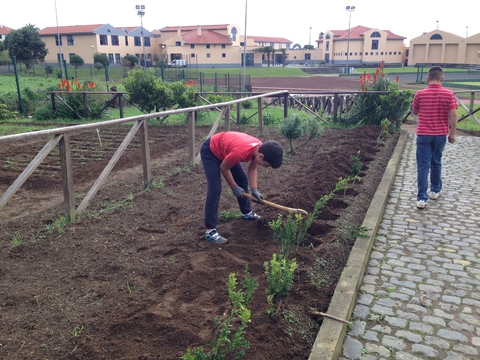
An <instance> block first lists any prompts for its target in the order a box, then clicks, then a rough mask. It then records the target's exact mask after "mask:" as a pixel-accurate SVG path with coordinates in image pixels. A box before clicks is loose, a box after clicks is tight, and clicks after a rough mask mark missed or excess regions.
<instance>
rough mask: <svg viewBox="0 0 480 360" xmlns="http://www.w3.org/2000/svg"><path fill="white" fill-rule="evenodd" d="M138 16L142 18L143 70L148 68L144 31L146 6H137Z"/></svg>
mask: <svg viewBox="0 0 480 360" xmlns="http://www.w3.org/2000/svg"><path fill="white" fill-rule="evenodd" d="M135 9H137V15H139V16H140V24H141V29H142V44H143V70H145V69H146V68H147V55H146V54H145V34H144V30H143V17H144V16H145V11H144V10H145V5H135Z"/></svg>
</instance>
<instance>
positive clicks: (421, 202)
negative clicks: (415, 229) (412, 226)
mask: <svg viewBox="0 0 480 360" xmlns="http://www.w3.org/2000/svg"><path fill="white" fill-rule="evenodd" d="M426 206H427V202H426V201H425V200H419V201H417V209H425V207H426Z"/></svg>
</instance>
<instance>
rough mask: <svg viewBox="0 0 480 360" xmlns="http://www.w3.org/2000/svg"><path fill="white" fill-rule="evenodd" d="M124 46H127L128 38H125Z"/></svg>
mask: <svg viewBox="0 0 480 360" xmlns="http://www.w3.org/2000/svg"><path fill="white" fill-rule="evenodd" d="M125 46H128V36H125Z"/></svg>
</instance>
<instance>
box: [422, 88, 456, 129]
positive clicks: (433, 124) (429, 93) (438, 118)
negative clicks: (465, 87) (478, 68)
mask: <svg viewBox="0 0 480 360" xmlns="http://www.w3.org/2000/svg"><path fill="white" fill-rule="evenodd" d="M412 108H413V109H416V110H419V112H418V124H417V135H448V127H449V123H448V112H449V111H450V110H452V109H457V108H458V104H457V99H455V95H454V94H453V92H452V91H451V90H449V89H445V88H444V87H442V85H441V84H429V85H428V87H427V88H426V89H423V90H419V91H417V92H416V94H415V97H414V98H413V104H412Z"/></svg>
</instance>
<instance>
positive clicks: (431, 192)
mask: <svg viewBox="0 0 480 360" xmlns="http://www.w3.org/2000/svg"><path fill="white" fill-rule="evenodd" d="M441 193H442V191H441V190H440V191H439V192H438V193H436V192H433V191H430V194H428V197H429V198H430V199H432V200H437V199H438V197H439V196H440V194H441Z"/></svg>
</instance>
